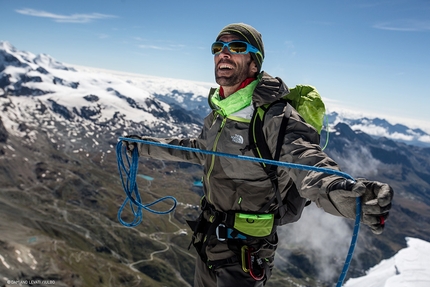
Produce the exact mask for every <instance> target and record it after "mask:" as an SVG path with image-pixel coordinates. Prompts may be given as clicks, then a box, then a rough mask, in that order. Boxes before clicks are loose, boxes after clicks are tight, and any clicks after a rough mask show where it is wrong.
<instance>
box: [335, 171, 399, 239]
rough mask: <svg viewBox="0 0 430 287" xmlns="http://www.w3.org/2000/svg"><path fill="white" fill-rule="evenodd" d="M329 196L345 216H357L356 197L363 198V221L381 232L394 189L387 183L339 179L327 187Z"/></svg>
mask: <svg viewBox="0 0 430 287" xmlns="http://www.w3.org/2000/svg"><path fill="white" fill-rule="evenodd" d="M327 192H328V196H329V198H330V200H331V201H332V203H333V204H334V206H335V207H336V208H337V210H338V211H339V212H340V213H341V214H342V215H343V216H344V217H348V218H351V219H354V218H355V214H356V211H355V204H356V197H361V198H362V206H361V213H362V214H361V222H362V223H364V224H365V225H368V226H369V227H370V229H371V230H372V232H373V233H375V234H381V233H382V231H383V230H384V226H385V221H386V220H387V218H388V215H389V210H390V208H391V201H392V200H393V194H394V192H393V189H392V188H391V187H390V186H389V185H388V184H386V183H381V182H378V181H368V180H366V179H358V180H357V181H356V182H354V181H353V180H350V179H342V180H337V181H335V182H333V183H332V184H330V185H329V187H328V188H327Z"/></svg>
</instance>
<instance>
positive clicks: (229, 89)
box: [220, 78, 255, 99]
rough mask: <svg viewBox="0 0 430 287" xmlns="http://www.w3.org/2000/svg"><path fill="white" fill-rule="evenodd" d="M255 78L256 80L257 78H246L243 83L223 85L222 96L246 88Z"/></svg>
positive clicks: (225, 96)
mask: <svg viewBox="0 0 430 287" xmlns="http://www.w3.org/2000/svg"><path fill="white" fill-rule="evenodd" d="M254 80H255V78H246V79H245V80H244V81H243V82H242V83H240V84H237V85H234V86H221V92H220V96H221V97H222V98H224V99H225V98H227V97H228V96H230V95H232V94H234V93H235V92H237V91H238V90H240V89H242V88H245V87H246V86H248V85H249V84H250V83H251V82H252V81H254Z"/></svg>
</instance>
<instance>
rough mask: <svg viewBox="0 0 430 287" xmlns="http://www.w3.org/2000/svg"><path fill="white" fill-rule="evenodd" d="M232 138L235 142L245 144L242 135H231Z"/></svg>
mask: <svg viewBox="0 0 430 287" xmlns="http://www.w3.org/2000/svg"><path fill="white" fill-rule="evenodd" d="M231 140H232V141H233V142H234V143H238V144H243V137H242V136H241V135H238V134H235V135H234V136H231Z"/></svg>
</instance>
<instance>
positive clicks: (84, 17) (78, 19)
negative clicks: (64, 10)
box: [15, 8, 117, 23]
mask: <svg viewBox="0 0 430 287" xmlns="http://www.w3.org/2000/svg"><path fill="white" fill-rule="evenodd" d="M15 11H16V12H17V13H19V14H23V15H28V16H34V17H42V18H49V19H52V20H53V21H55V22H59V23H88V22H91V21H93V20H99V19H107V18H117V16H114V15H106V14H100V13H91V14H71V15H61V14H54V13H50V12H46V11H42V10H34V9H29V8H26V9H20V10H15Z"/></svg>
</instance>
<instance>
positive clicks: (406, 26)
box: [373, 19, 430, 32]
mask: <svg viewBox="0 0 430 287" xmlns="http://www.w3.org/2000/svg"><path fill="white" fill-rule="evenodd" d="M373 28H376V29H381V30H390V31H405V32H408V31H427V30H430V22H429V21H419V20H413V19H406V20H397V21H391V22H381V23H377V24H375V25H373Z"/></svg>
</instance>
